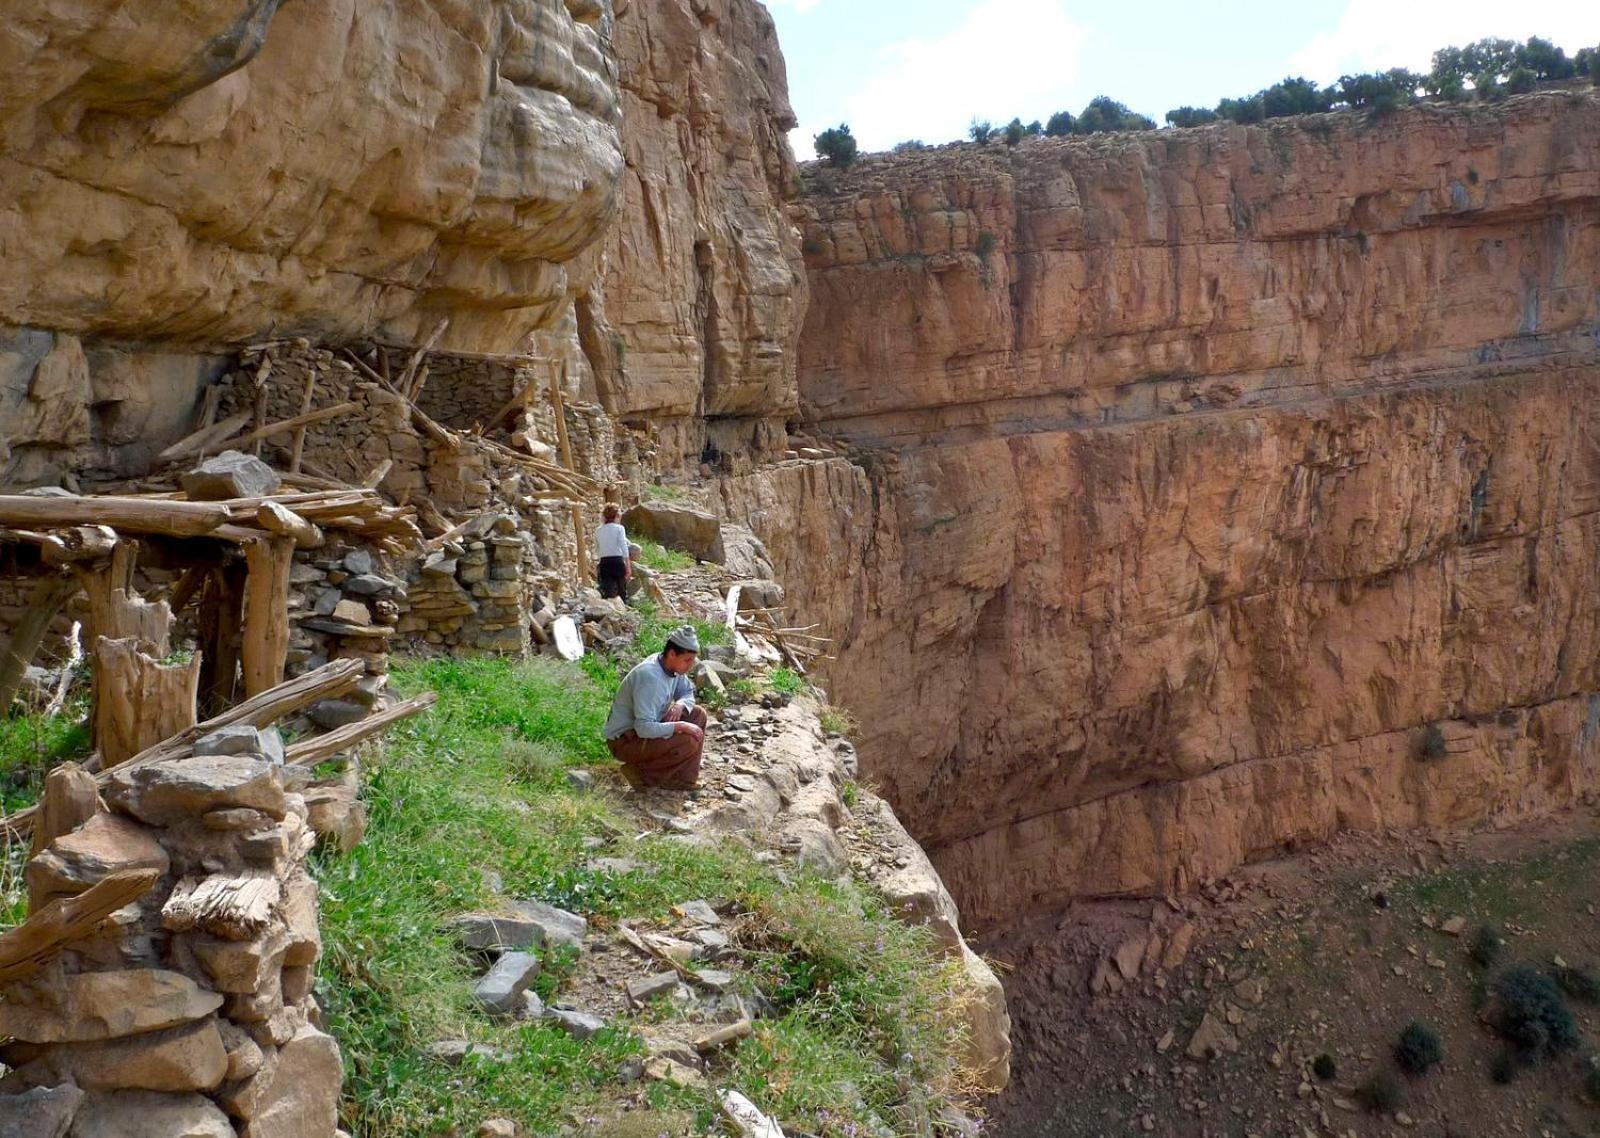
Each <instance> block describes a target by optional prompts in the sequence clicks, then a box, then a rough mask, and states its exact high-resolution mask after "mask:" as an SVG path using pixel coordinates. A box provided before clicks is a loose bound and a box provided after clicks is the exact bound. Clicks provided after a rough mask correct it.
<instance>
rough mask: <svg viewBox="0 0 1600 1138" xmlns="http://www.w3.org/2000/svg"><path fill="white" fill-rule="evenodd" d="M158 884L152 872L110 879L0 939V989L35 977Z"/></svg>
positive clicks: (140, 871)
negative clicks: (68, 948) (57, 957)
mask: <svg viewBox="0 0 1600 1138" xmlns="http://www.w3.org/2000/svg"><path fill="white" fill-rule="evenodd" d="M160 879H161V874H160V873H158V872H157V871H156V870H153V869H137V870H129V871H127V872H125V873H113V874H112V875H111V876H110V877H107V878H105V879H104V880H103V881H100V882H99V883H98V884H96V885H93V886H91V887H90V888H89V889H87V890H86V891H84V892H82V893H80V894H78V895H77V896H76V897H62V898H60V899H59V900H56V901H52V902H50V904H48V905H46V906H45V907H44V908H42V909H40V910H39V911H38V912H37V913H35V914H33V916H31V917H29V918H28V919H27V920H26V921H24V922H23V923H22V924H20V925H18V926H17V927H16V928H14V929H12V930H11V931H10V932H8V933H6V934H5V935H3V936H0V986H3V985H9V984H14V983H16V982H17V981H18V980H25V979H27V978H28V977H29V976H31V975H33V974H34V973H35V972H37V971H39V969H41V968H43V967H44V966H45V965H46V964H48V963H50V961H52V960H54V959H55V958H56V956H58V955H59V954H60V953H61V950H62V949H64V948H66V947H67V946H68V945H70V944H74V943H76V942H77V941H80V940H83V939H84V938H86V937H88V936H90V935H92V934H93V933H94V932H95V930H96V929H98V928H99V927H100V922H101V921H103V920H105V919H106V918H107V917H109V916H110V915H111V914H112V913H115V912H116V911H117V910H118V909H121V908H123V907H124V906H127V905H131V904H133V902H135V901H137V900H138V899H139V898H140V897H143V896H144V895H145V894H146V893H148V892H149V891H150V890H151V889H152V888H154V886H155V883H156V882H157V881H159V880H160Z"/></svg>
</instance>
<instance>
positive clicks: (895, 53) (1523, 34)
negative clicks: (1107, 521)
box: [765, 0, 1600, 159]
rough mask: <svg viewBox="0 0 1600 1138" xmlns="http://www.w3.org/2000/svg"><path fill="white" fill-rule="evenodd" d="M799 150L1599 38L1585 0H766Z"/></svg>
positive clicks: (871, 146) (939, 136)
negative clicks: (824, 140)
mask: <svg viewBox="0 0 1600 1138" xmlns="http://www.w3.org/2000/svg"><path fill="white" fill-rule="evenodd" d="M765 3H766V5H767V7H768V8H769V9H770V10H771V11H772V15H773V18H774V19H775V20H776V21H777V24H778V39H779V42H780V44H781V45H782V47H783V54H784V58H785V60H786V61H787V62H788V68H789V93H790V97H791V100H792V101H793V103H794V109H795V114H796V115H797V116H798V117H799V119H800V125H799V127H797V128H796V129H795V131H794V132H793V134H792V135H791V136H790V137H791V141H792V142H793V144H794V149H795V154H796V156H797V157H799V158H801V159H809V158H811V157H813V156H814V151H813V148H812V145H811V140H812V136H813V135H815V134H816V133H817V132H819V131H821V130H824V129H826V128H827V127H830V126H837V125H838V124H839V123H848V124H849V125H850V128H851V131H852V133H854V134H855V136H856V138H857V139H858V140H859V142H860V143H861V147H862V149H863V150H884V149H887V148H889V147H891V146H893V145H894V144H895V143H897V142H905V141H908V140H910V139H918V140H920V141H923V142H927V143H930V144H931V143H939V142H948V141H950V140H952V139H955V138H959V137H964V136H965V135H966V131H967V126H968V125H969V124H970V123H971V122H972V120H973V119H974V118H978V119H988V120H990V121H991V122H993V123H994V124H995V125H997V126H998V125H1002V124H1004V123H1006V122H1009V121H1010V120H1011V119H1012V117H1013V116H1020V117H1021V118H1022V120H1023V121H1024V122H1028V121H1030V120H1032V119H1040V120H1045V119H1048V118H1049V117H1050V115H1051V114H1053V113H1054V112H1056V111H1059V110H1069V111H1072V112H1073V113H1074V114H1076V113H1077V112H1078V111H1080V110H1082V109H1083V106H1084V104H1086V103H1087V102H1088V101H1089V100H1090V99H1092V98H1094V97H1095V96H1096V95H1110V96H1111V97H1112V98H1114V99H1118V100H1120V101H1122V102H1124V103H1127V104H1128V105H1129V106H1130V107H1132V108H1133V109H1134V110H1136V111H1140V112H1142V113H1144V114H1147V115H1149V116H1150V117H1151V118H1153V119H1155V120H1156V122H1158V123H1160V122H1163V121H1164V116H1165V114H1166V112H1167V111H1169V110H1171V109H1172V108H1173V107H1178V106H1183V105H1192V106H1204V107H1210V106H1214V105H1216V103H1217V101H1218V100H1219V99H1222V98H1224V97H1228V96H1239V95H1251V94H1254V93H1255V92H1256V91H1259V90H1260V89H1261V88H1263V87H1267V86H1270V85H1271V84H1273V83H1275V82H1277V81H1278V80H1279V79H1282V78H1284V77H1285V76H1287V75H1304V76H1306V77H1307V78H1309V79H1314V80H1316V81H1317V82H1319V83H1330V82H1332V81H1334V80H1336V79H1337V78H1338V77H1339V76H1340V75H1342V74H1348V73H1350V72H1355V71H1375V70H1382V69H1385V68H1389V67H1409V68H1411V69H1412V70H1415V71H1427V70H1428V68H1429V66H1430V58H1431V57H1432V54H1433V51H1434V49H1435V48H1438V47H1444V46H1447V45H1451V44H1456V45H1459V44H1464V43H1468V42H1470V41H1472V40H1475V39H1482V38H1483V37H1485V36H1502V37H1505V38H1507V39H1515V40H1525V39H1527V38H1528V37H1529V36H1535V35H1537V36H1543V37H1545V38H1546V39H1550V40H1553V41H1555V42H1556V43H1557V44H1559V45H1560V46H1562V47H1564V48H1566V49H1567V53H1568V54H1569V55H1570V54H1572V53H1574V52H1576V51H1577V50H1578V49H1579V48H1580V47H1585V46H1592V45H1596V44H1600V6H1597V5H1596V4H1595V3H1594V0H1300V2H1296V0H1278V2H1277V3H1263V2H1261V0H1207V2H1201V3H1194V2H1190V0H1144V2H1141V3H1127V2H1122V3H1118V2H1116V0H1111V2H1107V0H1099V2H1098V3H1089V2H1087V0H765Z"/></svg>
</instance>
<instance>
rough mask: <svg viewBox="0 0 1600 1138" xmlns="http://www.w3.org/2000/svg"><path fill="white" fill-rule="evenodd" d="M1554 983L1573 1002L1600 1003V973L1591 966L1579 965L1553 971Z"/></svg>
mask: <svg viewBox="0 0 1600 1138" xmlns="http://www.w3.org/2000/svg"><path fill="white" fill-rule="evenodd" d="M1555 977H1556V983H1557V984H1560V985H1561V990H1562V991H1563V992H1565V993H1566V994H1567V995H1569V996H1571V997H1572V998H1573V999H1575V1000H1582V1001H1583V1002H1584V1003H1586V1004H1593V1003H1600V971H1596V970H1595V968H1594V966H1593V965H1590V964H1580V965H1577V966H1576V967H1573V966H1570V965H1569V966H1567V967H1563V968H1557V969H1556V970H1555Z"/></svg>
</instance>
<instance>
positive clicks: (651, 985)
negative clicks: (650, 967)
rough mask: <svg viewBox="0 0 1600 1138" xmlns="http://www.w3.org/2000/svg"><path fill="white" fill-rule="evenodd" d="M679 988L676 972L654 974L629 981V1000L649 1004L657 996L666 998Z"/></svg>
mask: <svg viewBox="0 0 1600 1138" xmlns="http://www.w3.org/2000/svg"><path fill="white" fill-rule="evenodd" d="M677 986H678V974H677V973H676V972H653V973H651V974H650V975H649V976H640V977H638V978H637V979H634V980H629V981H628V999H630V1000H632V1001H633V1002H634V1003H636V1004H648V1003H649V1002H650V1001H651V1000H653V999H655V998H656V997H657V996H664V995H666V994H667V993H668V992H670V991H672V989H674V988H676V987H677Z"/></svg>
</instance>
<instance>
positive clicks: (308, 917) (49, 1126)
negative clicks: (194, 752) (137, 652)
mask: <svg viewBox="0 0 1600 1138" xmlns="http://www.w3.org/2000/svg"><path fill="white" fill-rule="evenodd" d="M198 751H199V752H200V753H201V754H202V755H207V756H210V757H196V758H186V759H181V760H175V761H166V762H156V763H151V764H148V765H145V766H143V767H140V768H138V769H136V770H132V771H127V772H122V773H118V774H115V775H114V776H113V777H112V780H111V783H110V785H109V786H108V787H107V789H106V791H105V799H106V802H107V804H108V805H109V810H104V809H102V810H99V811H98V812H96V813H94V814H93V815H92V816H91V817H89V818H88V819H87V820H86V821H84V822H83V823H82V824H81V825H80V826H78V827H77V828H75V829H73V830H72V831H71V832H68V833H65V834H62V835H60V836H58V837H56V838H55V839H54V840H53V841H52V842H50V843H49V845H48V846H47V847H46V848H45V849H44V850H43V852H41V853H40V854H39V855H38V856H37V857H35V858H34V859H33V860H32V861H31V862H29V865H28V870H27V880H28V887H29V898H30V905H31V908H32V909H33V910H34V911H37V910H38V909H39V908H41V907H42V906H44V905H46V904H48V903H49V902H50V901H52V900H53V899H56V898H58V897H64V896H71V895H74V894H78V893H81V892H83V891H84V890H85V889H87V888H89V887H90V886H92V885H94V884H95V883H97V882H98V881H100V880H102V879H104V878H105V877H107V876H109V875H111V874H112V873H116V872H120V871H124V870H153V871H156V872H157V873H159V875H160V876H159V879H158V880H157V883H156V885H155V888H154V889H153V890H152V891H151V892H149V893H146V894H145V895H144V896H143V897H142V898H140V899H139V900H138V901H136V902H134V903H133V904H131V905H129V906H127V907H126V908H124V909H121V910H119V911H118V913H117V914H116V915H115V917H114V918H113V919H112V920H111V921H110V922H109V923H108V924H107V925H106V926H105V927H104V929H103V931H102V932H101V934H100V935H98V936H96V937H94V938H91V939H89V940H85V941H80V942H77V943H75V944H74V945H73V947H72V948H71V949H70V950H69V951H67V952H65V953H64V954H62V955H61V956H60V957H59V958H57V959H56V960H55V961H54V962H52V963H51V964H49V965H48V966H47V967H46V969H45V970H44V971H43V972H41V973H36V974H35V975H34V976H32V977H30V978H28V979H26V980H24V981H21V982H18V983H14V984H11V985H9V986H8V987H7V988H6V989H5V991H4V992H3V998H0V1035H3V1036H6V1037H9V1038H10V1039H11V1042H9V1043H7V1044H6V1045H5V1046H4V1048H3V1049H0V1057H3V1058H4V1061H5V1062H6V1064H7V1065H8V1066H10V1067H11V1068H12V1070H11V1071H10V1072H9V1073H8V1074H7V1075H6V1077H5V1079H4V1080H3V1081H0V1132H3V1133H6V1134H18V1133H22V1134H33V1133H40V1134H66V1133H68V1131H69V1127H70V1128H71V1129H70V1132H71V1133H73V1134H84V1135H91V1134H109V1133H121V1134H131V1133H139V1134H186V1135H205V1136H207V1138H228V1136H232V1135H235V1134H240V1135H247V1136H249V1138H268V1136H272V1138H301V1136H305V1135H331V1134H333V1133H334V1132H335V1130H336V1128H337V1119H338V1102H339V1091H340V1083H341V1080H342V1077H343V1071H342V1067H341V1063H340V1056H339V1047H338V1044H337V1043H335V1042H334V1040H333V1039H332V1038H330V1037H329V1036H327V1035H325V1034H324V1033H323V1032H322V1031H321V1030H320V1026H319V1020H320V1013H319V1011H318V1009H317V1005H316V1001H315V1000H314V999H313V997H312V984H313V978H314V974H315V966H316V961H317V957H318V955H319V953H320V951H321V937H320V934H319V933H318V931H317V885H316V882H315V881H314V880H313V879H312V878H311V877H310V875H309V874H308V873H307V871H306V864H305V861H306V856H307V854H308V852H309V851H310V849H311V848H312V846H313V845H314V843H315V836H314V834H313V832H312V830H311V828H310V826H309V824H308V819H309V818H310V816H311V811H310V810H309V808H308V806H307V795H308V794H312V795H315V793H316V791H315V790H314V789H313V788H312V787H311V786H310V785H309V784H308V782H307V778H308V772H305V771H296V770H294V769H293V768H285V767H284V766H283V765H282V743H281V741H280V740H278V739H277V737H276V733H275V732H270V733H266V734H258V733H257V732H255V731H254V730H253V729H230V730H229V731H228V732H226V733H223V734H219V735H217V736H213V737H211V738H209V739H206V740H202V741H201V742H200V743H199V744H198ZM53 778H54V779H55V780H58V781H60V780H66V781H73V780H76V781H80V782H85V783H86V784H87V786H89V787H90V788H92V786H93V780H92V779H91V778H90V776H88V775H87V774H85V773H83V772H81V771H77V770H76V769H75V768H72V767H68V768H63V770H61V771H58V772H57V774H56V775H55V776H53ZM80 801H82V802H86V803H93V793H92V789H91V790H89V792H88V793H87V797H82V798H80Z"/></svg>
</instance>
